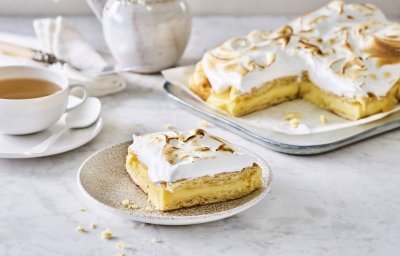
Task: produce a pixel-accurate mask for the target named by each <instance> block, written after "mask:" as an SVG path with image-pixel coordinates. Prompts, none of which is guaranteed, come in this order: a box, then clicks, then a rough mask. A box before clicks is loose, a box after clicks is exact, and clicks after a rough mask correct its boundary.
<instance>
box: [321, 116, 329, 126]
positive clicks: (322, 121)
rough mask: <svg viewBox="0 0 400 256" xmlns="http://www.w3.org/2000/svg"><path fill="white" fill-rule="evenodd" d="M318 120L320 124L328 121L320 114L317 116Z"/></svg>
mask: <svg viewBox="0 0 400 256" xmlns="http://www.w3.org/2000/svg"><path fill="white" fill-rule="evenodd" d="M319 121H320V122H321V123H322V124H326V123H327V122H328V119H327V118H326V116H325V115H320V116H319Z"/></svg>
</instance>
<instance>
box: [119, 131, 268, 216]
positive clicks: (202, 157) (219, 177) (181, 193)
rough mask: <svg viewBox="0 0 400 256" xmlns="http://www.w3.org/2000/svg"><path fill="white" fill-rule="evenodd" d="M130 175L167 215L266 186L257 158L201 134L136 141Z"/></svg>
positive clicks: (167, 134)
mask: <svg viewBox="0 0 400 256" xmlns="http://www.w3.org/2000/svg"><path fill="white" fill-rule="evenodd" d="M126 169H127V171H128V173H129V175H130V177H131V178H132V180H133V181H134V182H135V183H136V185H138V186H139V187H140V188H141V189H142V190H143V191H144V192H145V193H147V194H148V197H149V200H150V202H151V203H152V204H153V205H154V207H155V209H158V210H163V211H168V210H174V209H180V208H183V207H190V206H195V205H204V204H210V203H216V202H221V201H226V200H230V199H236V198H239V197H242V196H245V195H248V194H250V193H251V192H253V191H255V190H257V189H259V188H261V186H262V170H261V167H260V166H259V165H257V163H256V159H255V157H254V156H253V155H250V154H248V153H243V152H240V151H237V150H235V149H234V148H233V147H232V146H231V145H230V144H229V143H227V142H226V141H224V140H222V139H220V138H218V137H216V136H213V135H210V134H208V133H207V132H206V131H204V130H201V129H197V130H192V131H186V132H173V131H167V132H160V133H151V134H146V135H141V136H134V138H133V143H132V145H131V146H130V147H129V149H128V155H127V158H126Z"/></svg>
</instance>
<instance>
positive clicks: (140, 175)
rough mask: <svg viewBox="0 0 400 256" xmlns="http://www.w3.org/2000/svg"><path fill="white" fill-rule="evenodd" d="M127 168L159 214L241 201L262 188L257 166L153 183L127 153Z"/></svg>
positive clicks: (142, 167) (131, 154)
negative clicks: (237, 199) (198, 206)
mask: <svg viewBox="0 0 400 256" xmlns="http://www.w3.org/2000/svg"><path fill="white" fill-rule="evenodd" d="M126 169H127V171H128V173H129V175H130V176H131V178H132V180H133V181H134V182H135V183H136V184H137V185H138V186H139V187H140V188H141V189H142V190H143V191H144V192H145V193H147V194H148V197H149V200H150V201H151V203H152V204H153V205H154V206H155V208H156V209H158V210H162V211H169V210H174V209H179V208H183V207H190V206H195V205H204V204H210V203H216V202H222V201H227V200H231V199H236V198H240V197H242V196H245V195H248V194H250V193H251V192H253V191H254V190H256V189H259V188H261V185H262V171H261V168H260V167H259V166H258V165H257V164H253V166H252V167H248V168H244V169H243V170H239V171H237V172H227V173H220V174H217V175H214V176H204V177H200V178H196V179H183V180H178V181H174V182H161V183H153V182H151V181H150V180H149V177H148V170H147V167H146V166H145V165H144V164H142V163H141V162H140V161H139V159H138V158H137V156H136V155H135V153H134V152H132V151H129V152H128V156H127V158H126Z"/></svg>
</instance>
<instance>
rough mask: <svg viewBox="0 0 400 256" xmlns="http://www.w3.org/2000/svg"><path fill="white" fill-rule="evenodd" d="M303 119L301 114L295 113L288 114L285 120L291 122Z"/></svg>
mask: <svg viewBox="0 0 400 256" xmlns="http://www.w3.org/2000/svg"><path fill="white" fill-rule="evenodd" d="M300 118H301V113H300V112H295V113H287V114H286V115H285V120H286V121H290V120H292V119H300Z"/></svg>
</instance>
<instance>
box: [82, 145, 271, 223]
mask: <svg viewBox="0 0 400 256" xmlns="http://www.w3.org/2000/svg"><path fill="white" fill-rule="evenodd" d="M131 143H132V142H130V141H128V142H125V143H120V144H117V145H114V146H111V147H108V148H105V149H102V150H100V151H98V152H96V153H94V154H93V155H92V156H90V157H89V158H88V159H87V160H86V161H85V162H84V163H83V164H82V166H81V168H80V169H79V172H78V185H79V187H80V188H81V190H82V192H83V193H84V194H85V195H86V196H87V198H89V200H90V202H92V203H94V204H95V205H96V206H98V207H100V208H102V209H105V210H107V211H110V212H112V213H114V214H116V215H119V216H122V217H126V218H129V219H131V220H134V221H140V222H145V223H151V224H158V225H191V224H200V223H206V222H210V221H216V220H221V219H224V218H228V217H231V216H233V215H236V214H238V213H240V212H243V211H245V210H247V209H249V208H250V207H252V206H254V205H255V204H257V203H259V202H260V201H261V199H263V198H264V197H265V196H266V195H267V193H268V191H269V190H270V188H271V182H272V172H271V169H270V168H269V166H268V164H267V163H266V162H265V161H264V160H263V159H262V158H261V157H259V156H257V155H255V154H254V153H253V152H250V151H249V150H246V149H244V148H242V147H239V146H235V147H236V148H237V149H240V150H241V151H242V152H246V153H249V154H252V155H253V156H254V157H255V158H256V159H257V160H256V162H257V164H258V165H260V166H261V168H262V170H263V184H262V187H261V188H260V189H258V190H256V191H254V192H252V193H251V194H249V195H247V196H244V197H241V198H239V199H235V200H230V201H227V202H220V203H214V204H208V205H203V206H194V207H190V208H184V209H179V210H174V211H169V212H162V211H157V210H149V209H148V206H150V205H149V202H148V200H147V195H146V194H145V193H144V192H143V191H142V190H141V189H140V188H139V187H138V186H136V185H135V183H134V182H133V181H132V180H131V178H130V177H129V174H128V173H127V171H126V169H125V159H126V154H127V149H128V146H129V145H130V144H131ZM125 199H129V201H131V202H133V203H135V204H136V205H138V206H139V208H138V209H126V208H124V207H123V206H122V205H121V201H122V200H125Z"/></svg>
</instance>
